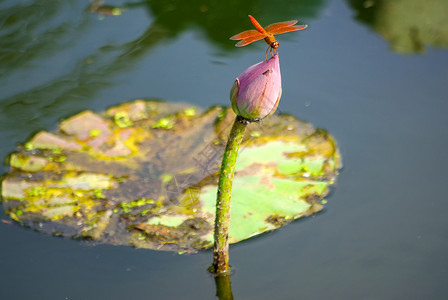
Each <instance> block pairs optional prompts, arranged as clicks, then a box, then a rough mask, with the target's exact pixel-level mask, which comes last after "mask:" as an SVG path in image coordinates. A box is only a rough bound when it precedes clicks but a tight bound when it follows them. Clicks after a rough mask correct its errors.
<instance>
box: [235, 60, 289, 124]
mask: <svg viewBox="0 0 448 300" xmlns="http://www.w3.org/2000/svg"><path fill="white" fill-rule="evenodd" d="M281 96H282V80H281V75H280V64H279V60H278V54H277V53H276V54H275V55H274V56H273V57H271V58H270V59H269V60H266V61H262V62H260V63H258V64H256V65H253V66H251V67H249V68H247V69H246V70H245V71H244V72H243V73H241V75H240V76H239V77H238V78H237V79H236V80H235V83H234V84H233V86H232V89H231V90H230V100H231V101H232V108H233V111H234V112H235V114H237V115H238V116H241V117H243V118H245V119H248V120H251V121H255V120H260V119H263V118H266V117H268V116H270V115H272V114H273V113H274V112H275V110H276V109H277V106H278V102H279V101H280V97H281Z"/></svg>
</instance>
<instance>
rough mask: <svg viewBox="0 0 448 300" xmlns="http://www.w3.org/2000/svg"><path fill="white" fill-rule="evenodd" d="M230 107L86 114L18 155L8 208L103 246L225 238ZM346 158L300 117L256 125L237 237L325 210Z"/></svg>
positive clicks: (139, 104) (36, 224) (244, 168)
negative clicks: (219, 201)
mask: <svg viewBox="0 0 448 300" xmlns="http://www.w3.org/2000/svg"><path fill="white" fill-rule="evenodd" d="M234 118H235V115H234V113H233V112H232V110H231V109H229V108H224V107H212V108H210V109H208V110H206V111H202V110H201V109H199V108H197V107H192V106H190V105H186V104H179V103H176V104H173V103H165V102H158V101H143V100H137V101H134V102H130V103H125V104H122V105H120V106H117V107H112V108H110V109H108V110H107V111H106V112H104V113H101V114H97V113H94V112H92V111H85V112H82V113H80V114H78V115H75V116H73V117H71V118H69V119H67V120H64V121H63V122H61V124H60V126H59V130H57V131H55V132H51V133H49V132H44V131H43V132H39V133H37V134H36V135H35V136H34V137H32V138H31V139H30V140H29V141H28V142H26V143H25V144H24V145H23V146H20V147H19V148H18V149H17V151H16V152H15V153H12V154H11V155H10V157H9V164H10V166H11V170H10V172H9V173H8V174H7V175H6V176H5V177H4V179H3V181H2V190H1V195H2V200H3V205H4V208H5V213H7V214H9V215H10V216H11V218H12V219H13V220H15V221H17V222H19V223H21V224H23V225H25V226H29V227H31V228H34V229H37V230H39V231H42V232H46V233H51V234H54V235H58V236H66V237H73V238H81V239H88V240H94V241H95V242H100V243H110V244H117V245H133V246H136V247H142V248H150V249H158V250H173V251H178V252H194V251H197V250H199V249H206V248H209V247H211V246H212V245H213V227H214V225H213V223H214V215H215V201H216V193H217V181H218V170H219V165H220V160H221V157H222V153H223V151H224V147H225V144H226V141H227V136H228V133H229V131H230V127H231V125H232V123H233V120H234ZM340 168H341V159H340V155H339V152H338V149H337V146H336V143H335V141H334V140H333V138H332V137H331V136H330V135H329V134H328V133H327V132H326V131H324V130H320V129H317V130H316V129H315V128H313V127H312V126H311V125H310V124H309V123H305V122H302V121H300V120H297V119H295V118H294V117H292V116H288V115H275V116H272V117H270V118H268V119H265V120H263V121H262V122H261V123H252V124H250V125H249V126H248V127H247V131H246V133H245V138H244V140H243V145H242V147H241V149H240V153H239V155H238V160H237V165H236V169H235V170H236V173H235V179H234V183H233V193H232V212H231V215H232V219H231V228H230V237H229V240H230V242H231V243H236V242H239V241H242V240H245V239H247V238H250V237H252V236H255V235H258V234H260V233H263V232H266V231H270V230H274V229H276V228H279V227H282V226H284V225H285V224H287V223H289V222H291V221H293V220H295V219H297V218H300V217H303V216H308V215H311V214H313V213H316V212H318V211H320V210H321V209H322V207H323V204H324V203H325V201H326V200H324V197H325V196H326V195H327V194H328V190H329V186H330V185H331V184H333V183H334V182H335V179H336V176H337V174H338V169H340Z"/></svg>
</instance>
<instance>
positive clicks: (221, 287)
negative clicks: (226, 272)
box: [215, 276, 233, 300]
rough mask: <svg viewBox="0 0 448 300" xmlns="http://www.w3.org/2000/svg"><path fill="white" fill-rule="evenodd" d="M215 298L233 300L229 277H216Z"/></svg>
mask: <svg viewBox="0 0 448 300" xmlns="http://www.w3.org/2000/svg"><path fill="white" fill-rule="evenodd" d="M215 285H216V297H217V298H218V299H219V300H233V293H232V286H231V282H230V276H221V277H220V276H216V277H215Z"/></svg>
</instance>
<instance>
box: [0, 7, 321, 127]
mask: <svg viewBox="0 0 448 300" xmlns="http://www.w3.org/2000/svg"><path fill="white" fill-rule="evenodd" d="M323 3H324V1H323V0H319V1H313V0H302V1H287V2H284V3H283V4H282V5H274V4H272V3H271V1H267V0H248V1H212V0H209V1H202V0H201V1H200V0H192V1H181V0H172V1H163V0H159V1H156V0H153V1H141V2H133V3H131V2H125V1H123V2H122V4H119V5H118V6H117V7H116V8H118V9H119V10H114V7H112V6H108V7H104V6H103V4H102V2H98V1H93V2H91V4H88V5H86V4H85V3H81V2H78V1H75V0H71V1H62V2H61V1H57V0H43V1H42V0H40V1H27V2H24V3H17V2H14V1H7V2H6V3H2V9H1V10H0V25H1V26H0V78H1V79H2V82H1V83H0V88H2V90H3V95H2V98H3V99H0V100H1V104H0V120H1V121H0V123H2V124H0V127H7V124H11V123H12V122H13V121H14V120H17V117H18V115H19V118H23V119H24V122H20V124H18V126H19V127H18V128H16V129H14V130H26V129H27V128H30V127H31V128H42V127H45V125H44V123H43V122H44V121H46V120H50V119H51V117H53V120H54V119H57V118H60V117H66V116H68V115H70V114H72V113H75V112H77V111H79V110H81V109H82V108H84V107H85V103H86V102H88V101H91V100H92V99H93V98H94V96H95V94H96V93H98V92H99V91H101V90H105V89H107V88H108V87H110V86H111V85H112V84H114V81H113V79H112V77H113V76H116V75H118V74H123V73H126V72H130V70H132V69H133V68H134V67H135V66H136V65H138V63H139V62H140V61H142V60H143V59H144V58H145V57H146V56H147V55H148V54H149V53H150V51H151V50H152V49H153V48H154V47H155V46H157V45H160V44H161V43H162V42H164V41H167V40H172V39H175V38H177V37H178V36H180V35H181V34H182V33H183V32H185V31H187V30H199V31H201V32H203V33H204V36H205V37H206V39H207V40H208V41H209V42H211V43H213V44H214V45H216V46H217V47H218V48H220V49H223V50H225V51H226V52H227V51H235V50H236V49H235V47H234V43H233V42H232V41H229V37H230V36H231V35H233V34H235V33H237V32H240V31H242V30H244V29H247V28H248V27H249V26H250V23H249V21H248V19H247V14H248V12H252V13H254V14H256V15H257V16H259V17H260V19H262V20H263V21H264V22H265V23H266V24H269V23H270V22H273V21H278V20H287V19H295V18H297V17H298V16H300V17H301V18H311V17H314V16H316V15H317V13H318V12H319V10H320V8H321V7H322V5H323ZM106 4H108V3H107V2H105V3H104V5H106ZM114 4H115V3H114ZM80 5H84V7H83V8H82V9H79V8H80ZM101 7H102V8H101ZM125 9H126V11H130V10H138V9H140V10H141V9H144V10H146V11H148V13H149V14H150V15H151V17H152V19H151V22H149V20H148V25H147V27H146V30H144V31H143V33H142V34H140V35H138V36H136V37H134V38H132V39H128V40H127V41H125V42H123V41H122V42H121V43H115V44H112V43H111V42H110V39H108V34H109V33H110V30H111V28H110V27H108V26H98V22H100V21H99V20H98V18H96V17H95V15H94V14H92V13H90V12H91V11H93V12H97V13H101V15H105V14H106V15H117V14H121V13H126V11H124V10H125ZM117 12H118V13H117ZM120 17H122V16H118V18H120ZM108 24H110V23H108ZM122 39H123V38H122ZM92 40H94V41H95V42H91V41H92ZM179 51H182V49H179ZM246 51H248V50H246ZM179 71H180V72H181V71H182V70H179ZM185 72H189V71H188V70H185ZM24 78H30V79H29V80H24ZM67 106H70V107H69V109H70V110H68V111H67ZM61 111H64V114H63V115H61V114H60V113H61ZM44 115H45V118H44V117H43V116H44ZM30 116H31V117H30ZM25 120H26V121H25ZM22 126H23V127H22ZM9 130H12V129H9Z"/></svg>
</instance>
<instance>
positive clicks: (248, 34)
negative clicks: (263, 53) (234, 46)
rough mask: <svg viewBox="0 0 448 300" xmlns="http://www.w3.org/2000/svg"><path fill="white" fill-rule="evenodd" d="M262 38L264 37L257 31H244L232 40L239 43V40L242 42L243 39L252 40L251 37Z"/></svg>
mask: <svg viewBox="0 0 448 300" xmlns="http://www.w3.org/2000/svg"><path fill="white" fill-rule="evenodd" d="M256 36H257V37H258V36H259V37H260V38H262V37H263V35H262V34H261V33H259V32H258V31H257V30H246V31H243V32H241V33H238V34H236V35H234V36H232V37H231V38H230V39H231V40H234V41H238V40H242V39H247V38H251V37H256Z"/></svg>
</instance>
